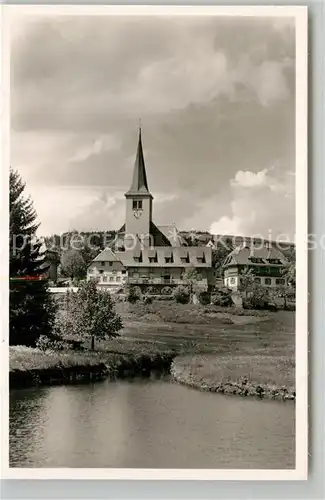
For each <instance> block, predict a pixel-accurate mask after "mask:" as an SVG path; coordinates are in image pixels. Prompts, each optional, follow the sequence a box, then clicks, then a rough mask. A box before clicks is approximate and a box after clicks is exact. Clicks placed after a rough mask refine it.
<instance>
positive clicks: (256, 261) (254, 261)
mask: <svg viewBox="0 0 325 500" xmlns="http://www.w3.org/2000/svg"><path fill="white" fill-rule="evenodd" d="M248 260H249V261H250V262H252V264H265V261H264V260H263V259H261V258H260V257H249V258H248Z"/></svg>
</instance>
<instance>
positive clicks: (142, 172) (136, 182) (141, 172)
mask: <svg viewBox="0 0 325 500" xmlns="http://www.w3.org/2000/svg"><path fill="white" fill-rule="evenodd" d="M126 194H131V195H133V194H135V195H136V194H150V192H149V188H148V182H147V174H146V167H145V164H144V157H143V149H142V137H141V122H140V124H139V139H138V149H137V156H136V159H135V164H134V171H133V179H132V184H131V187H130V189H129V191H128V192H127V193H126Z"/></svg>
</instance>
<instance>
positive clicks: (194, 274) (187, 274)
mask: <svg viewBox="0 0 325 500" xmlns="http://www.w3.org/2000/svg"><path fill="white" fill-rule="evenodd" d="M182 279H183V282H184V284H185V285H187V286H188V287H189V291H190V302H191V301H192V298H193V294H196V293H197V292H199V291H202V287H200V286H199V281H201V280H202V275H201V273H200V272H199V271H198V270H197V269H195V267H188V268H187V269H186V270H185V271H184V273H183V276H182Z"/></svg>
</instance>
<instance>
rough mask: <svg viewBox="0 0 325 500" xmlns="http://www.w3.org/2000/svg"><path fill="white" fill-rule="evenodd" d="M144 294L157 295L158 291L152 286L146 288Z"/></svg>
mask: <svg viewBox="0 0 325 500" xmlns="http://www.w3.org/2000/svg"><path fill="white" fill-rule="evenodd" d="M146 293H147V294H148V295H157V293H158V290H157V288H156V287H154V286H148V288H147V290H146Z"/></svg>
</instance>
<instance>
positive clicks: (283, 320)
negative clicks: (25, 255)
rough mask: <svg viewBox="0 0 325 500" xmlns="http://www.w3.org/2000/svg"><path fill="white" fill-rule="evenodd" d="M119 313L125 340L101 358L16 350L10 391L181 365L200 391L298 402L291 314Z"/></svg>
mask: <svg viewBox="0 0 325 500" xmlns="http://www.w3.org/2000/svg"><path fill="white" fill-rule="evenodd" d="M116 307H117V310H118V312H119V314H120V315H121V317H122V320H123V324H124V328H123V330H122V332H121V336H120V337H119V338H116V339H112V340H109V341H103V342H97V343H96V351H95V352H91V351H89V350H85V351H84V352H80V353H79V352H74V351H67V352H54V353H50V352H45V353H44V352H42V351H37V350H34V349H27V350H26V348H11V349H10V381H11V386H12V387H19V386H24V384H25V385H35V384H37V383H38V384H49V383H69V382H73V381H75V380H77V381H78V380H89V379H92V380H94V379H95V380H96V379H97V378H102V377H106V376H111V377H116V376H118V377H126V376H134V375H137V374H148V373H149V372H150V371H151V370H158V371H164V370H166V369H168V368H169V367H170V364H171V362H172V360H173V359H174V358H175V362H174V363H173V365H172V371H173V375H174V377H175V378H177V380H178V381H179V382H183V383H189V385H192V386H194V387H199V388H206V389H209V390H215V391H218V392H225V393H238V394H243V395H244V394H246V395H248V394H254V395H256V394H257V393H258V394H260V395H264V396H271V397H277V398H282V397H283V396H284V395H285V394H286V397H287V396H288V395H290V397H291V396H292V395H293V394H294V359H295V348H294V345H295V315H294V313H292V312H288V311H279V312H277V313H272V312H268V313H265V312H261V311H244V310H238V309H236V308H230V309H222V308H219V307H214V306H194V305H193V304H187V305H181V304H175V303H173V302H165V303H164V302H162V301H160V302H154V303H153V304H151V305H144V304H143V303H138V304H134V305H131V304H128V303H124V302H123V303H118V304H117V305H116ZM176 356H178V357H177V358H176ZM246 379H247V381H246ZM259 386H260V387H261V388H262V390H261V389H260V388H258V387H259ZM283 387H284V388H285V389H286V391H287V392H286V391H282V389H281V388H283ZM247 390H248V392H247ZM254 391H255V392H254ZM272 391H273V392H272ZM274 391H275V392H274ZM281 391H282V392H281Z"/></svg>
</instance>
